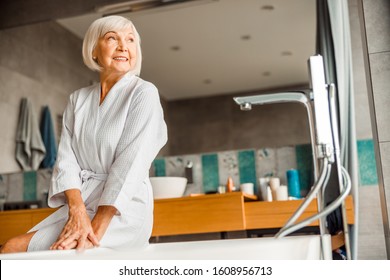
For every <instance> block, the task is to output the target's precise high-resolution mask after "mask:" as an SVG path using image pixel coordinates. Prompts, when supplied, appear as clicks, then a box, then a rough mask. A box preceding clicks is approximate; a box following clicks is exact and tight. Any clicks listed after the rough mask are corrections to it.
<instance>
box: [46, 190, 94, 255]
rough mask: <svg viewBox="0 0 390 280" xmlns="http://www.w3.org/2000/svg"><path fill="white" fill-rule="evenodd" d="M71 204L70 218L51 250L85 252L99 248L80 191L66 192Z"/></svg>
mask: <svg viewBox="0 0 390 280" xmlns="http://www.w3.org/2000/svg"><path fill="white" fill-rule="evenodd" d="M65 193H66V196H67V198H68V203H69V218H68V221H67V222H66V224H65V226H64V228H63V229H62V232H61V234H60V235H59V237H58V238H57V240H56V242H54V243H53V245H52V246H51V247H50V249H51V250H68V249H74V248H76V249H78V250H83V249H86V248H90V247H91V244H92V246H99V240H98V238H97V236H96V235H95V233H94V231H93V228H92V225H91V220H90V218H89V216H88V214H87V211H86V209H85V205H84V203H83V201H82V199H81V195H80V191H79V190H68V191H66V192H65Z"/></svg>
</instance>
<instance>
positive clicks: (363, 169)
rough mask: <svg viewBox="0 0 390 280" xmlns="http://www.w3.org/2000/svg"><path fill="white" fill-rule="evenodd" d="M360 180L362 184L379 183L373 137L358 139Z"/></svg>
mask: <svg viewBox="0 0 390 280" xmlns="http://www.w3.org/2000/svg"><path fill="white" fill-rule="evenodd" d="M357 149H358V159H359V177H360V178H359V180H360V185H361V186H368V185H377V184H378V174H377V170H376V161H375V151H374V141H373V140H372V139H367V140H358V141H357Z"/></svg>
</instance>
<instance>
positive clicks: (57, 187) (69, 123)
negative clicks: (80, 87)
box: [48, 94, 82, 207]
mask: <svg viewBox="0 0 390 280" xmlns="http://www.w3.org/2000/svg"><path fill="white" fill-rule="evenodd" d="M75 99H76V96H75V95H74V94H72V95H71V96H70V99H69V102H68V105H67V107H66V109H65V111H64V114H63V120H62V133H61V140H60V144H59V147H58V154H57V161H56V164H55V166H54V169H53V176H52V179H51V180H52V181H51V185H50V189H49V201H48V204H49V206H50V207H59V206H62V205H64V204H65V202H66V197H65V194H64V192H65V191H66V190H69V189H80V190H81V184H82V182H81V179H80V171H81V168H80V166H79V164H78V162H77V159H76V156H75V153H74V150H73V148H72V136H73V128H74V121H75V118H74V106H75Z"/></svg>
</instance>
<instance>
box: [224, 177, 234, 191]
mask: <svg viewBox="0 0 390 280" xmlns="http://www.w3.org/2000/svg"><path fill="white" fill-rule="evenodd" d="M233 188H234V184H233V178H232V177H229V178H228V180H227V183H226V192H232V191H233Z"/></svg>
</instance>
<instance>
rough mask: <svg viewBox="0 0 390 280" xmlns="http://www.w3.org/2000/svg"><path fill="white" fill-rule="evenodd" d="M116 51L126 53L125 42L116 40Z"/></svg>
mask: <svg viewBox="0 0 390 280" xmlns="http://www.w3.org/2000/svg"><path fill="white" fill-rule="evenodd" d="M117 47H118V49H119V50H121V51H127V45H126V41H125V40H124V39H119V40H118V46H117Z"/></svg>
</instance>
